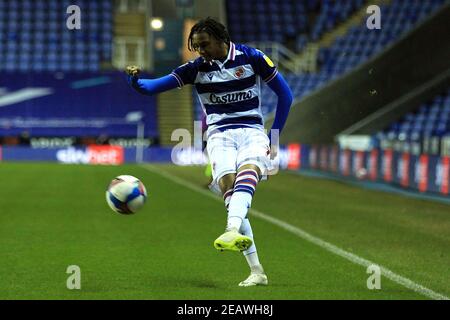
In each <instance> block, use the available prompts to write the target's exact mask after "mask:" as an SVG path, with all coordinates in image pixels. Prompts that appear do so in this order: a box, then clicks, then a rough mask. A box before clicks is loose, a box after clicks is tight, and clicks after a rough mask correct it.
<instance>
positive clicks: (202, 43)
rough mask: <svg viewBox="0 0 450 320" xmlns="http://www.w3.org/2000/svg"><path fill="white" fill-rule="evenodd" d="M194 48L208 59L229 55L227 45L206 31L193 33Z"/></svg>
mask: <svg viewBox="0 0 450 320" xmlns="http://www.w3.org/2000/svg"><path fill="white" fill-rule="evenodd" d="M192 48H193V49H194V50H195V51H197V52H198V53H199V54H200V56H202V57H203V58H204V59H205V60H206V61H211V60H213V59H222V58H224V57H226V55H227V49H226V45H225V44H224V43H223V42H221V41H219V40H217V39H216V38H214V37H213V36H211V35H209V34H208V33H206V32H199V33H194V34H193V36H192Z"/></svg>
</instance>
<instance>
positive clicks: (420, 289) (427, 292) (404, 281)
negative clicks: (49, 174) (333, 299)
mask: <svg viewBox="0 0 450 320" xmlns="http://www.w3.org/2000/svg"><path fill="white" fill-rule="evenodd" d="M142 167H143V168H144V169H146V170H148V171H151V172H152V173H155V174H158V175H160V176H163V177H164V178H167V179H169V180H171V181H173V182H175V183H177V184H180V185H182V186H184V187H186V188H188V189H191V190H193V191H196V192H199V193H201V194H203V195H205V196H207V197H209V198H211V199H214V200H216V201H219V202H223V200H222V198H221V197H219V196H217V195H215V194H214V193H212V192H211V191H208V190H205V189H202V188H200V187H198V186H196V185H194V184H192V183H190V182H187V181H186V180H183V179H180V178H178V177H176V176H174V175H172V174H170V173H168V172H167V171H164V170H162V169H161V168H155V167H153V166H151V165H142ZM249 213H250V214H251V215H253V216H255V217H258V218H260V219H262V220H265V221H267V222H270V223H272V224H274V225H277V226H279V227H280V228H282V229H284V230H286V231H289V232H291V233H293V234H295V235H296V236H298V237H300V238H302V239H304V240H306V241H309V242H311V243H313V244H315V245H317V246H319V247H321V248H323V249H325V250H327V251H329V252H331V253H333V254H336V255H338V256H340V257H342V258H345V259H347V260H349V261H351V262H353V263H355V264H359V265H361V266H364V267H368V266H370V265H377V266H379V267H380V270H381V274H382V275H383V276H385V277H386V278H388V279H390V280H392V281H394V282H396V283H398V284H400V285H402V286H404V287H406V288H408V289H411V290H413V291H415V292H417V293H420V294H422V295H424V296H426V297H429V298H431V299H434V300H450V298H449V297H447V296H445V295H443V294H440V293H437V292H435V291H433V290H431V289H428V288H426V287H424V286H422V285H420V284H417V283H415V282H413V281H411V280H409V279H408V278H405V277H403V276H401V275H398V274H396V273H395V272H393V271H391V270H389V269H388V268H385V267H383V266H381V265H379V264H377V263H374V262H372V261H370V260H367V259H364V258H361V257H359V256H357V255H355V254H353V253H350V252H348V251H345V250H343V249H341V248H339V247H337V246H335V245H333V244H331V243H329V242H326V241H324V240H322V239H320V238H318V237H315V236H313V235H311V234H309V233H308V232H306V231H304V230H302V229H300V228H298V227H296V226H293V225H291V224H289V223H287V222H284V221H282V220H280V219H277V218H274V217H271V216H269V215H267V214H265V213H262V212H261V211H258V210H255V209H250V210H249Z"/></svg>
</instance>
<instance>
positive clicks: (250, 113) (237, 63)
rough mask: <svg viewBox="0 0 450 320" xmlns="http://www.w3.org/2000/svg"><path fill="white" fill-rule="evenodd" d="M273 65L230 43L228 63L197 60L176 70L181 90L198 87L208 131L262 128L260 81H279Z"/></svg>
mask: <svg viewBox="0 0 450 320" xmlns="http://www.w3.org/2000/svg"><path fill="white" fill-rule="evenodd" d="M277 73H278V71H277V68H276V67H275V66H274V64H273V62H272V61H271V60H270V59H269V58H268V57H267V56H266V55H265V54H264V53H262V52H261V51H259V50H257V49H255V48H251V47H248V46H245V45H242V44H234V43H232V42H230V49H229V51H228V56H227V58H226V60H225V61H224V62H223V63H222V62H220V61H218V60H213V61H212V62H206V61H205V60H204V59H203V58H201V57H200V58H197V59H196V60H194V61H190V62H188V63H186V64H183V65H182V66H180V67H178V68H177V69H175V70H174V71H173V72H172V73H171V75H172V76H174V77H175V78H176V79H177V81H178V84H179V87H182V86H183V85H186V84H193V85H195V88H196V91H197V94H198V96H199V99H200V102H201V104H202V108H203V111H204V112H205V114H206V123H207V125H208V128H209V129H218V128H219V129H221V128H225V127H228V126H230V125H233V126H237V127H240V126H242V127H257V128H263V125H264V119H263V114H262V111H261V80H262V81H265V82H266V83H267V82H269V81H271V80H272V79H273V78H275V77H276V75H277Z"/></svg>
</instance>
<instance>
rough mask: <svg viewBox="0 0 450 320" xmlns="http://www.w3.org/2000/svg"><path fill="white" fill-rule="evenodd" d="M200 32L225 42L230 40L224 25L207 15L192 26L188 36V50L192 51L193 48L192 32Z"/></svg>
mask: <svg viewBox="0 0 450 320" xmlns="http://www.w3.org/2000/svg"><path fill="white" fill-rule="evenodd" d="M200 32H206V33H208V34H209V35H210V36H213V37H214V38H216V39H217V40H220V41H223V42H225V43H227V44H228V43H229V42H230V41H231V39H230V35H229V34H228V31H227V29H226V28H225V26H224V25H223V24H221V23H220V22H217V21H216V20H214V19H212V18H210V17H208V18H206V19H203V20H200V21H199V22H197V23H196V24H195V25H194V26H193V27H192V29H191V33H189V38H188V49H189V51H194V48H193V47H192V36H193V35H194V33H200Z"/></svg>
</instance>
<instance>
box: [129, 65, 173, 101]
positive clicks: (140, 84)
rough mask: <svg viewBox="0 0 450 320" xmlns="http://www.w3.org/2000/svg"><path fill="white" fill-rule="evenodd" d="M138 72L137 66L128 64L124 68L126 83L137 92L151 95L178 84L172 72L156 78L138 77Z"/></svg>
mask: <svg viewBox="0 0 450 320" xmlns="http://www.w3.org/2000/svg"><path fill="white" fill-rule="evenodd" d="M140 72H141V71H140V69H139V67H137V66H128V67H127V68H126V73H127V76H128V83H129V84H130V85H131V86H132V87H133V88H134V89H135V90H136V91H138V92H139V93H142V94H145V95H150V96H151V95H154V94H158V93H161V92H164V91H168V90H171V89H175V88H177V87H178V86H179V84H178V81H177V79H176V77H175V76H174V75H173V74H169V75H167V76H164V77H161V78H156V79H139V74H140Z"/></svg>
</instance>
